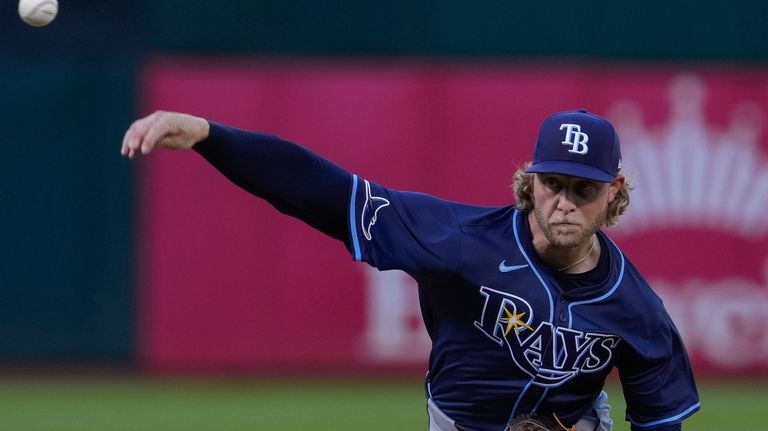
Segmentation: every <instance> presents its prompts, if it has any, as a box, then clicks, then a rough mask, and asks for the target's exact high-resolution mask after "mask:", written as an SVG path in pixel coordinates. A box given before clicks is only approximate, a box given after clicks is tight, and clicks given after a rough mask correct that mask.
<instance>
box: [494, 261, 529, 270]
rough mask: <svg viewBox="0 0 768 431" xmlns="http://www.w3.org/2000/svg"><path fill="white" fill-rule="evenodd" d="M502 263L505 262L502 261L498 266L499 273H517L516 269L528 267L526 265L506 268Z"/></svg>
mask: <svg viewBox="0 0 768 431" xmlns="http://www.w3.org/2000/svg"><path fill="white" fill-rule="evenodd" d="M504 262H506V260H502V261H501V263H500V264H499V271H501V272H511V271H517V270H518V269H523V268H525V267H526V266H528V265H511V266H507V265H504Z"/></svg>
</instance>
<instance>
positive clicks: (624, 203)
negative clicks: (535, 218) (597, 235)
mask: <svg viewBox="0 0 768 431" xmlns="http://www.w3.org/2000/svg"><path fill="white" fill-rule="evenodd" d="M528 166H530V163H528V164H527V165H525V166H524V167H523V168H520V169H518V170H517V172H515V178H514V180H513V182H512V188H513V189H514V191H515V206H516V207H517V208H518V209H519V210H520V211H530V210H532V209H533V176H534V175H535V174H531V173H528V172H525V169H527V168H528ZM631 190H632V186H631V185H630V184H629V180H627V179H625V180H624V184H623V185H622V186H621V188H620V189H619V191H618V192H617V193H616V198H615V199H614V200H613V202H611V203H609V204H608V211H607V214H606V217H605V225H606V226H608V227H611V226H615V225H616V223H618V222H619V216H621V215H622V214H624V212H625V211H626V210H627V207H628V206H629V192H630V191H631Z"/></svg>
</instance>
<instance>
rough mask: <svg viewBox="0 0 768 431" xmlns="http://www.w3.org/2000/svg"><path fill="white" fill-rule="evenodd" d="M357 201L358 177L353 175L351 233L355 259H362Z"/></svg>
mask: <svg viewBox="0 0 768 431" xmlns="http://www.w3.org/2000/svg"><path fill="white" fill-rule="evenodd" d="M356 201H357V175H354V174H353V175H352V196H350V197H349V233H350V237H351V240H352V248H353V253H354V256H353V257H354V259H355V260H358V261H359V260H360V259H362V255H361V254H360V242H359V241H358V239H357V224H356V223H355V218H356V217H357V211H356V210H355V202H356Z"/></svg>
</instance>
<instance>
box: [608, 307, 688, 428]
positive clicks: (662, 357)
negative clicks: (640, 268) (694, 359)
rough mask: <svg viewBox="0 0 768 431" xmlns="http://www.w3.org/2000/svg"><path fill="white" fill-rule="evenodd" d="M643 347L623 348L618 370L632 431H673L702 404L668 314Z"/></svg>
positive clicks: (640, 345) (626, 345) (679, 340)
mask: <svg viewBox="0 0 768 431" xmlns="http://www.w3.org/2000/svg"><path fill="white" fill-rule="evenodd" d="M663 316H664V318H663V319H662V320H661V321H660V322H659V324H658V326H656V328H654V331H653V334H650V336H649V337H648V338H647V339H646V340H645V341H644V342H642V343H641V344H636V345H628V344H624V345H623V348H622V351H621V353H620V356H619V358H618V362H617V367H618V369H619V377H620V379H621V384H622V388H623V391H624V398H625V400H626V402H627V412H626V419H627V420H628V421H629V422H630V423H631V429H632V430H633V431H639V430H654V431H655V430H667V429H670V430H674V429H678V428H679V424H680V423H681V422H682V421H683V420H684V419H685V418H687V417H688V416H690V415H692V414H693V413H695V412H696V411H698V410H699V408H700V406H701V404H700V402H699V396H698V393H697V390H696V384H695V381H694V377H693V371H692V369H691V366H690V362H689V360H688V355H687V353H686V351H685V347H684V345H683V341H682V338H681V337H680V334H679V333H678V331H677V329H676V328H675V326H674V323H673V322H672V320H671V319H670V318H669V315H667V314H666V312H664V313H663Z"/></svg>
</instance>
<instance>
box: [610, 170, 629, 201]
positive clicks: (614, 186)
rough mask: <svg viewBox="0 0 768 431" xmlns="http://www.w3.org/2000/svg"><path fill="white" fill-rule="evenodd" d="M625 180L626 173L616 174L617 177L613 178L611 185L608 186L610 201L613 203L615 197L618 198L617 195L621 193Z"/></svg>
mask: <svg viewBox="0 0 768 431" xmlns="http://www.w3.org/2000/svg"><path fill="white" fill-rule="evenodd" d="M624 181H626V179H625V178H624V175H622V174H619V175H617V176H616V179H614V180H613V182H612V183H611V185H610V186H608V203H611V202H613V200H614V199H616V195H617V194H618V193H619V190H621V188H622V187H623V186H624Z"/></svg>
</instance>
